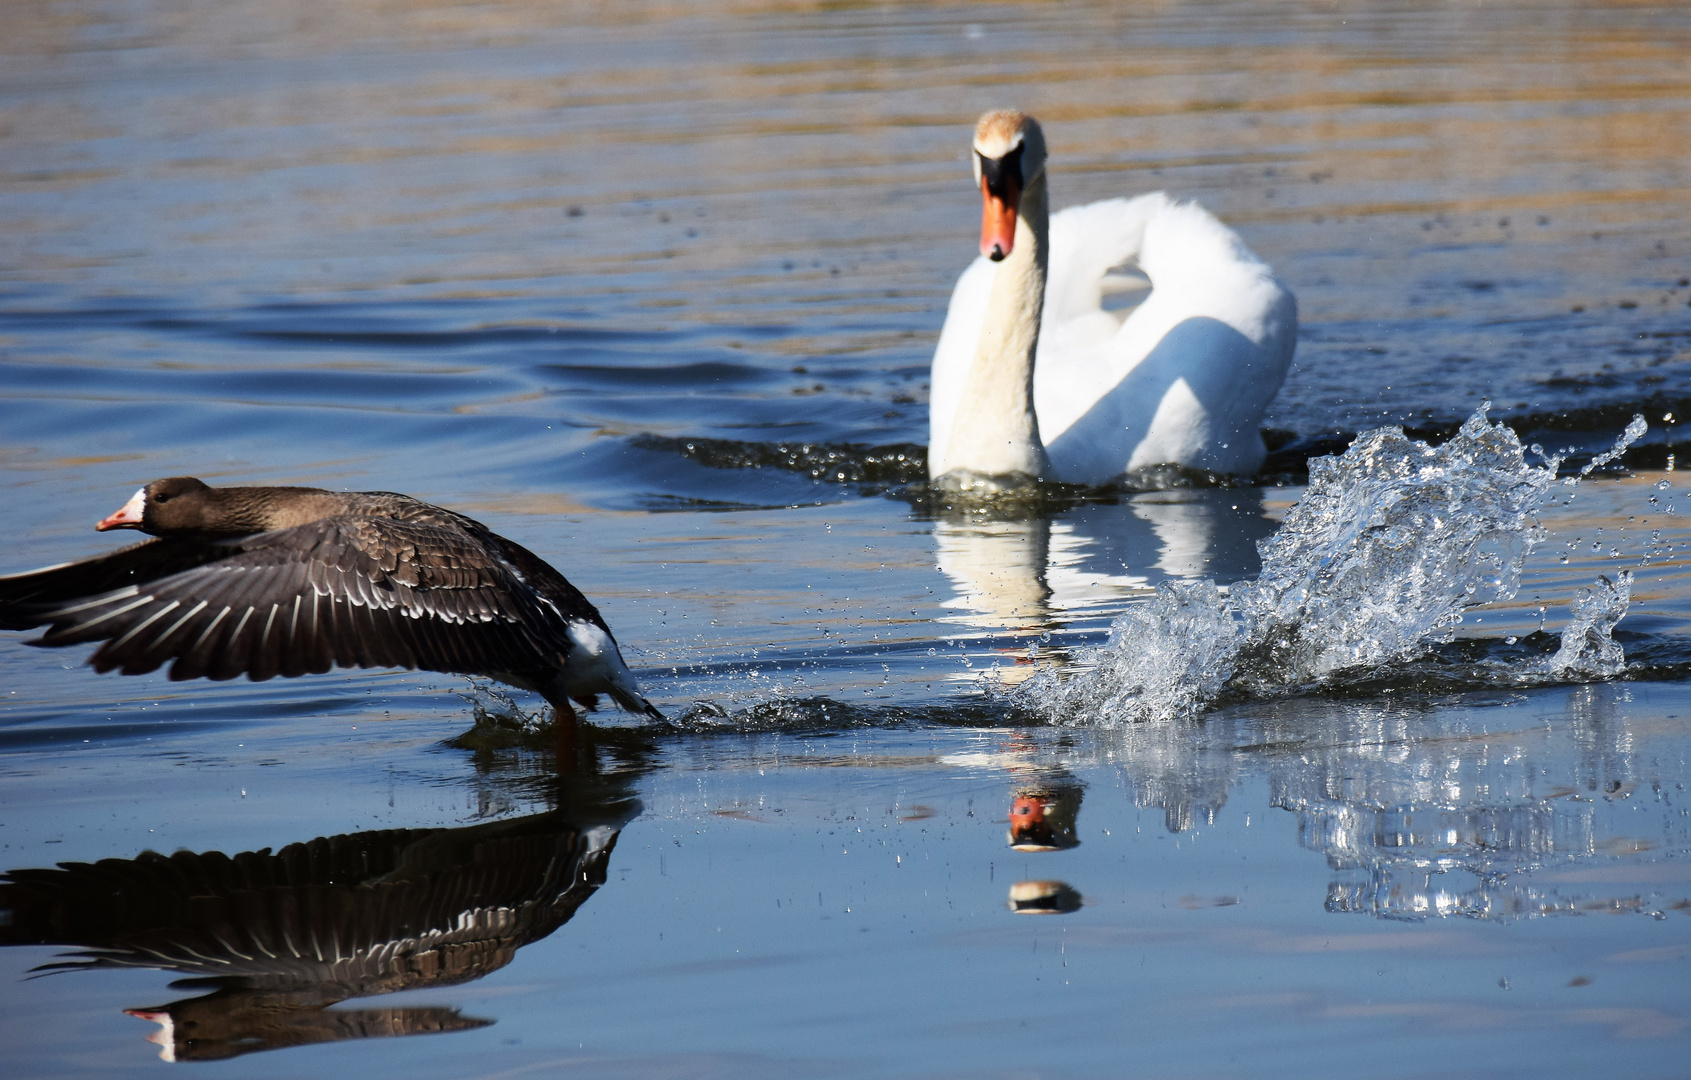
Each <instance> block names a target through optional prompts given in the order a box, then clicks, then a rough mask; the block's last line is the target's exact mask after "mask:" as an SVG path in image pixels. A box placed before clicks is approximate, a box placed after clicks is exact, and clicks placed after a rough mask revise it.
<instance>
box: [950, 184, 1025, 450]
mask: <svg viewBox="0 0 1691 1080" xmlns="http://www.w3.org/2000/svg"><path fill="white" fill-rule="evenodd" d="M1049 226H1050V209H1049V206H1048V205H1047V203H1046V198H1045V175H1044V173H1041V174H1040V175H1039V176H1037V177H1035V178H1034V180H1033V182H1032V183H1031V184H1029V185H1028V186H1027V188H1026V190H1024V191H1023V192H1022V198H1021V207H1020V212H1019V213H1018V214H1017V215H1016V241H1015V245H1014V247H1013V248H1012V249H1011V252H1010V254H1009V255H1008V256H1006V257H1005V259H1004V261H1003V262H1001V263H999V264H998V266H997V268H996V271H995V273H994V274H993V279H992V292H991V295H990V297H989V299H988V301H987V308H986V320H985V321H984V322H983V323H982V324H981V336H980V344H979V345H978V346H977V347H976V349H975V359H974V362H973V363H972V364H971V365H970V367H969V375H968V378H967V379H965V380H964V383H963V395H962V400H961V401H960V402H959V403H958V406H957V414H956V416H955V417H954V418H953V419H952V422H951V437H950V439H949V441H948V442H947V444H946V447H945V460H943V461H940V462H934V463H932V464H930V466H929V475H932V476H941V475H944V474H946V473H972V474H975V475H978V476H983V477H984V476H998V477H1002V476H1011V475H1015V474H1020V475H1022V476H1026V477H1030V478H1035V479H1037V478H1039V477H1042V476H1046V475H1048V474H1049V473H1050V471H1051V466H1050V462H1049V460H1048V459H1047V458H1046V456H1045V444H1044V443H1043V442H1041V441H1040V438H1039V420H1038V419H1037V418H1036V417H1035V415H1034V411H1033V355H1034V350H1035V349H1036V348H1037V347H1038V345H1039V316H1040V311H1041V309H1042V307H1043V306H1044V303H1045V270H1046V264H1047V262H1048V260H1049V258H1050V251H1049V247H1048V244H1047V239H1048V232H1049Z"/></svg>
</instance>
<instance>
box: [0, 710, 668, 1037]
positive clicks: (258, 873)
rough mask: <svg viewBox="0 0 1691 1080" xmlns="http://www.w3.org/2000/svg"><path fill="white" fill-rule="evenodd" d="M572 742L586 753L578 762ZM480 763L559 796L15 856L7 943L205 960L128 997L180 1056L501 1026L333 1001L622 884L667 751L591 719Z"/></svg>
mask: <svg viewBox="0 0 1691 1080" xmlns="http://www.w3.org/2000/svg"><path fill="white" fill-rule="evenodd" d="M601 743H603V744H604V745H601ZM560 755H569V757H573V760H569V759H568V758H565V759H564V760H563V765H564V767H563V768H561V769H560V768H558V767H557V766H558V763H559V760H560ZM514 764H515V765H516V766H517V767H513V765H514ZM477 765H478V771H479V773H480V774H481V776H482V779H483V781H484V782H486V783H487V784H489V785H491V786H494V787H498V786H501V785H505V786H508V785H511V784H516V785H517V786H518V787H520V788H521V789H522V794H524V795H526V796H528V797H531V798H534V797H539V798H542V799H543V800H544V801H546V802H549V803H551V806H552V808H551V809H549V810H547V811H545V812H543V813H538V814H529V815H525V816H521V817H514V818H508V819H505V820H497V821H490V822H486V823H484V824H476V825H468V826H463V827H459V828H444V829H381V830H375V831H370V832H356V833H345V834H341V835H336V836H322V837H317V838H316V839H313V840H307V841H302V842H299V843H293V844H288V845H286V846H284V847H282V848H280V849H277V850H274V851H273V850H271V849H270V848H263V849H260V850H258V851H243V852H239V853H236V854H234V855H226V854H224V853H223V852H221V851H205V852H192V851H178V852H176V853H175V854H173V855H162V854H159V853H157V852H153V851H146V852H142V853H141V854H140V855H138V856H136V857H135V858H133V859H102V860H100V861H99V862H97V863H92V864H90V863H61V864H60V865H59V866H57V867H56V868H52V869H45V868H19V869H14V870H11V871H9V872H7V873H6V874H5V876H4V878H3V879H0V914H3V915H4V918H3V919H0V945H13V946H15V945H61V946H65V945H68V946H73V947H75V949H76V950H77V951H76V952H73V953H69V954H65V958H64V959H61V960H59V961H58V962H55V963H51V964H45V965H42V966H40V967H38V968H36V969H35V971H36V972H37V973H38V974H49V973H60V972H66V971H79V970H88V969H95V968H154V969H158V970H162V971H170V972H176V973H179V974H182V975H185V976H188V977H187V978H184V979H181V980H178V981H176V982H174V983H172V984H171V987H172V989H179V990H210V991H211V992H210V993H208V994H202V995H200V996H195V997H186V998H181V999H178V1000H175V1001H172V1002H170V1003H168V1004H164V1005H158V1006H149V1007H143V1008H130V1009H126V1010H125V1011H126V1012H128V1013H129V1014H130V1015H132V1016H136V1017H140V1018H141V1019H144V1020H150V1021H152V1022H153V1023H155V1024H157V1025H158V1029H157V1030H156V1031H155V1032H153V1034H151V1035H150V1036H148V1040H149V1041H150V1042H153V1043H156V1044H157V1045H158V1047H159V1056H160V1057H162V1058H163V1059H165V1060H166V1061H208V1060H217V1059H223V1058H231V1057H236V1056H239V1055H242V1054H249V1053H254V1052H257V1051H262V1050H276V1049H281V1048H284V1047H290V1046H303V1045H308V1044H312V1043H324V1042H339V1041H343V1040H349V1039H368V1038H380V1037H390V1036H399V1035H424V1034H433V1033H439V1032H450V1031H464V1030H469V1029H473V1028H478V1027H484V1026H487V1025H489V1024H491V1023H493V1021H492V1020H485V1019H478V1018H475V1017H469V1016H464V1015H462V1014H461V1013H460V1011H459V1010H458V1009H456V1008H442V1007H430V1006H400V1007H392V1008H360V1009H331V1008H330V1006H332V1005H336V1004H337V1003H339V1002H342V1001H345V1000H347V999H349V998H367V997H375V996H379V995H383V994H392V993H397V992H400V991H404V990H424V989H432V988H439V987H445V986H454V985H459V984H462V983H468V982H473V981H475V980H477V979H480V978H482V977H484V976H486V975H487V974H489V973H490V972H493V971H497V970H498V969H500V968H502V967H504V966H506V965H507V964H509V963H510V962H511V961H512V960H513V959H514V958H515V956H516V954H517V951H518V950H519V949H522V948H523V947H525V946H527V945H531V944H533V943H534V942H537V941H540V940H542V939H544V938H546V937H547V936H549V935H551V934H552V933H554V932H555V931H557V930H558V929H559V928H560V927H562V926H563V925H564V924H565V923H567V922H569V920H570V919H571V918H572V917H573V916H574V915H575V913H576V911H577V910H578V909H579V908H580V907H581V905H582V904H584V903H586V902H587V900H588V899H589V898H591V897H592V896H593V894H594V893H595V892H597V891H598V889H599V887H600V886H602V885H604V884H605V881H606V871H607V868H608V866H609V862H610V857H611V853H612V851H613V850H614V849H615V847H616V842H617V837H618V835H619V834H620V832H621V830H622V828H623V826H624V825H626V824H627V823H628V822H629V821H631V820H632V819H633V818H634V817H636V816H637V815H638V814H639V813H640V802H639V800H638V799H637V798H636V797H635V787H636V784H637V782H638V780H639V778H640V776H641V775H642V774H643V773H644V772H645V771H646V769H647V768H648V767H649V764H648V761H647V752H646V748H645V747H644V745H643V744H641V743H640V742H639V741H638V740H630V739H629V738H627V737H626V736H625V737H621V738H619V737H617V736H603V735H600V734H596V733H594V732H592V731H591V730H590V731H589V732H588V733H587V735H586V737H585V738H584V739H583V740H582V741H581V742H579V743H577V744H575V745H573V746H569V747H560V748H559V752H558V755H545V756H544V757H543V758H542V759H541V760H537V761H530V762H524V763H514V762H513V761H512V760H511V758H510V756H509V755H504V756H501V755H497V754H493V753H482V754H478V755H477ZM494 801H496V802H497V801H503V800H498V799H495V800H494Z"/></svg>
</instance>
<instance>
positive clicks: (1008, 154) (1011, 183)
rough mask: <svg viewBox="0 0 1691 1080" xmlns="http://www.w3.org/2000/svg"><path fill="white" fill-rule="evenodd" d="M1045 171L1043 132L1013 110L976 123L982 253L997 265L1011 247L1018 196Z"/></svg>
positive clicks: (996, 111) (997, 111)
mask: <svg viewBox="0 0 1691 1080" xmlns="http://www.w3.org/2000/svg"><path fill="white" fill-rule="evenodd" d="M1044 172H1045V133H1044V132H1043V131H1040V130H1039V121H1038V120H1035V119H1034V118H1033V117H1031V116H1029V115H1028V114H1027V113H1022V112H1016V111H1015V110H1014V109H994V110H992V111H991V112H989V113H987V114H985V115H984V116H982V117H981V118H980V120H979V121H977V122H976V123H975V183H976V184H978V185H980V189H981V202H982V207H981V254H982V255H985V256H986V257H987V258H989V259H991V260H992V261H993V262H998V261H1000V260H1001V259H1003V258H1004V256H1006V255H1008V254H1010V251H1011V249H1012V248H1014V247H1015V246H1016V214H1017V213H1018V212H1019V211H1020V209H1021V205H1022V192H1024V191H1026V190H1027V189H1028V186H1029V185H1030V184H1032V183H1033V182H1034V180H1036V179H1038V178H1039V177H1040V176H1041V175H1043V174H1044Z"/></svg>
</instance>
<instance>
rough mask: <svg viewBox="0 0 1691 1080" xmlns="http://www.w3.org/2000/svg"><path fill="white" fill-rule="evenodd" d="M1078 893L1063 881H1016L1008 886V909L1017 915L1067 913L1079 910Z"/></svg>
mask: <svg viewBox="0 0 1691 1080" xmlns="http://www.w3.org/2000/svg"><path fill="white" fill-rule="evenodd" d="M1082 903H1084V901H1083V900H1082V899H1081V895H1080V893H1078V892H1076V891H1075V889H1074V887H1073V886H1071V885H1069V884H1068V883H1067V882H1063V881H1018V882H1016V883H1015V884H1014V885H1012V886H1010V910H1011V911H1014V912H1015V913H1016V914H1017V915H1067V914H1069V913H1070V912H1071V911H1079V910H1080V906H1081V904H1082Z"/></svg>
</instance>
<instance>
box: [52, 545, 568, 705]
mask: <svg viewBox="0 0 1691 1080" xmlns="http://www.w3.org/2000/svg"><path fill="white" fill-rule="evenodd" d="M209 546H211V547H213V548H216V549H218V550H219V553H220V555H221V557H220V558H217V559H215V560H214V561H207V562H205V563H204V564H202V565H198V566H193V567H191V568H188V569H184V570H180V571H178V572H175V573H171V574H168V575H166V576H163V577H159V578H157V579H156V580H151V581H145V582H139V583H135V584H129V585H125V586H122V587H120V588H116V589H112V590H109V591H106V592H103V593H100V594H98V595H85V596H83V597H81V598H77V599H71V600H67V601H63V602H59V603H54V604H51V605H48V606H46V607H44V608H43V609H42V610H40V611H39V612H38V616H39V617H38V619H37V621H38V622H50V623H51V624H52V626H51V628H50V629H49V630H48V631H47V633H46V634H45V635H44V636H43V637H42V638H41V639H40V642H39V644H43V645H68V644H74V643H77V642H90V641H102V642H104V644H102V645H101V646H100V648H99V649H98V650H97V651H96V652H95V653H94V655H93V656H92V657H91V658H90V662H91V663H93V664H94V666H95V668H96V669H97V670H99V671H109V670H111V669H113V668H121V669H122V670H123V672H124V674H127V675H133V674H139V673H142V672H147V671H153V670H155V669H157V668H158V667H160V666H161V665H163V664H165V663H166V662H169V661H174V664H172V666H171V669H170V677H171V678H172V679H191V678H197V677H201V676H205V677H209V678H212V679H229V678H234V677H235V676H237V675H240V674H243V673H244V674H246V675H248V676H250V677H251V678H253V679H268V678H270V677H272V676H275V675H290V676H291V675H303V674H306V673H307V672H313V673H319V672H324V671H328V670H329V669H330V668H331V667H335V666H341V667H404V668H417V667H423V668H429V669H432V670H438V671H454V672H463V673H467V674H496V673H510V672H518V673H520V672H524V671H543V670H546V669H548V668H549V667H552V666H554V665H556V663H557V662H558V656H559V652H560V651H561V650H560V645H561V644H562V643H564V642H565V641H566V637H565V634H566V632H567V626H566V624H567V621H568V619H570V618H571V617H576V618H580V617H582V615H581V613H579V612H570V611H567V610H559V605H558V604H556V603H554V602H553V601H551V600H548V599H546V598H545V597H544V596H536V595H535V594H533V593H531V592H530V591H529V590H527V589H525V588H524V587H523V582H522V580H521V579H520V577H519V575H518V573H517V572H516V571H515V570H514V569H513V568H512V567H511V566H509V565H508V564H506V563H505V562H504V561H502V560H500V559H498V558H495V557H490V556H489V554H488V551H487V549H486V547H485V546H484V545H483V544H482V543H480V542H479V540H478V538H477V537H475V536H473V535H467V534H466V533H465V532H464V531H463V530H461V529H457V528H451V527H444V526H441V525H437V524H428V523H419V522H404V521H393V520H389V519H381V518H362V517H331V518H325V519H323V520H322V521H317V522H313V523H311V524H309V525H301V526H298V527H295V528H290V529H278V530H275V531H273V532H268V533H259V534H257V535H254V536H249V537H243V538H239V539H236V540H228V541H220V542H217V543H215V544H212V545H209ZM552 576H554V577H555V576H556V575H555V574H554V575H552ZM571 591H572V592H573V590H571ZM576 595H578V596H579V594H576ZM582 603H583V604H585V600H584V601H582ZM587 611H588V612H592V607H591V605H587ZM591 618H592V619H593V621H595V622H597V621H598V619H597V613H596V612H592V615H591Z"/></svg>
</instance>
